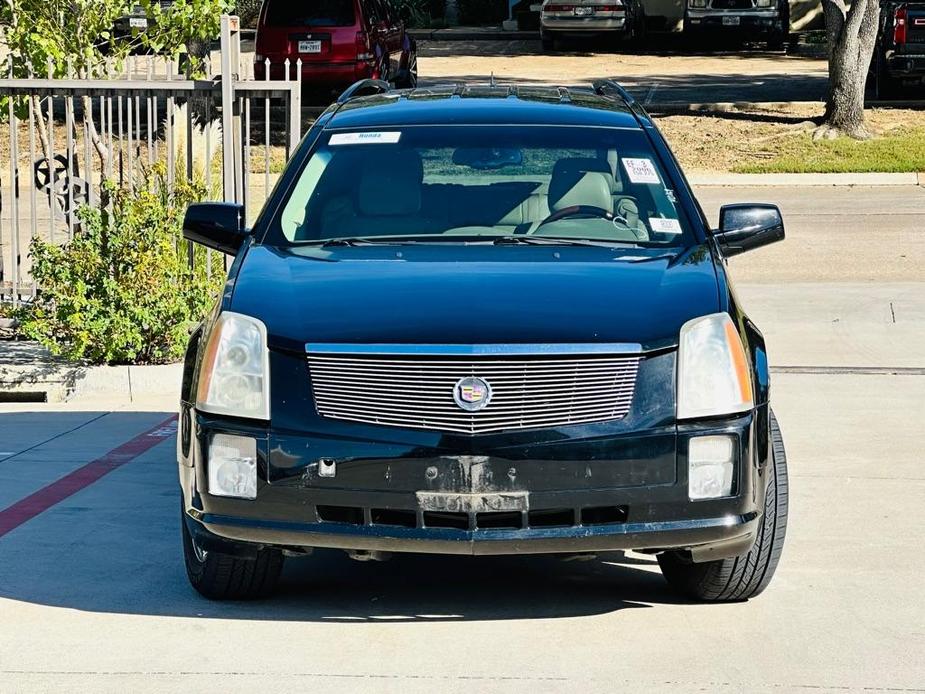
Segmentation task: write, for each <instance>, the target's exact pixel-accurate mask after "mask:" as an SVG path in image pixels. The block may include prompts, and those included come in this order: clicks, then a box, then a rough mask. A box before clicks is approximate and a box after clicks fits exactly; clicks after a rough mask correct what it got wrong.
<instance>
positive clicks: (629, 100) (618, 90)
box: [591, 80, 636, 109]
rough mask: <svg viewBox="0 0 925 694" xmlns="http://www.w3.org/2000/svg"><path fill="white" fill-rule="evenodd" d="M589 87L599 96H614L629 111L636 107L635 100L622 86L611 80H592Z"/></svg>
mask: <svg viewBox="0 0 925 694" xmlns="http://www.w3.org/2000/svg"><path fill="white" fill-rule="evenodd" d="M591 86H592V87H594V93H595V94H598V95H600V96H607V95H608V94H616V95H617V96H618V97H620V99H621V100H622V101H623V103H625V104H626V105H627V106H629V107H630V108H631V109H632V108H633V107H634V106H636V99H634V98H633V95H632V94H630V93H629V92H628V91H626V89H625V88H624V87H623V85H621V84H618V83H617V82H614V81H613V80H594V82H592V83H591Z"/></svg>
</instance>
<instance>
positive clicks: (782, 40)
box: [768, 31, 787, 51]
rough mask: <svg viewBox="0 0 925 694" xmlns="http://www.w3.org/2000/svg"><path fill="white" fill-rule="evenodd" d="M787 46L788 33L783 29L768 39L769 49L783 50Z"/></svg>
mask: <svg viewBox="0 0 925 694" xmlns="http://www.w3.org/2000/svg"><path fill="white" fill-rule="evenodd" d="M786 47H787V34H786V33H784V32H783V31H780V32H777V33H775V34H773V35H772V36H771V38H769V39H768V50H769V51H782V50H784V49H785V48H786Z"/></svg>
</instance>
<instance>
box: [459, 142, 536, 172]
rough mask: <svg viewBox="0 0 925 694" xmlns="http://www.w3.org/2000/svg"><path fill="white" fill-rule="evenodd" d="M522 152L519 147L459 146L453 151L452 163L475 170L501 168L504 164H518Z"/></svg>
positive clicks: (521, 158) (522, 154) (522, 157)
mask: <svg viewBox="0 0 925 694" xmlns="http://www.w3.org/2000/svg"><path fill="white" fill-rule="evenodd" d="M523 161H524V153H523V152H521V151H520V150H519V149H507V148H501V147H460V148H459V149H457V150H456V151H455V152H453V163H454V164H456V165H457V166H468V167H469V168H470V169H476V170H477V171H490V170H492V169H503V168H504V167H505V166H520V165H521V164H523Z"/></svg>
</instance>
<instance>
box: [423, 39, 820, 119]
mask: <svg viewBox="0 0 925 694" xmlns="http://www.w3.org/2000/svg"><path fill="white" fill-rule="evenodd" d="M676 41H677V40H676ZM420 52H421V58H420V63H419V67H420V75H421V82H422V84H428V83H437V82H441V81H443V82H445V81H455V80H476V81H482V82H487V81H488V80H489V79H491V77H492V75H494V77H495V79H496V80H498V81H499V82H515V83H518V84H531V83H540V84H542V83H555V84H560V83H562V82H563V81H564V82H565V83H566V84H569V83H573V82H577V81H579V80H581V81H584V82H588V81H591V80H595V79H615V80H618V81H619V82H620V83H621V84H623V85H624V86H626V87H627V88H628V89H629V90H630V92H632V93H633V95H634V96H635V97H636V98H637V99H639V100H640V101H641V102H643V103H644V104H645V105H646V106H647V107H648V108H654V109H657V108H659V107H664V106H666V105H678V104H691V103H693V104H697V103H730V102H790V101H820V100H822V99H824V98H825V93H826V89H827V86H828V67H827V63H826V61H825V60H824V59H819V58H804V57H798V56H788V55H784V54H783V53H771V52H766V51H758V50H739V51H733V50H718V51H715V52H714V51H705V52H699V53H698V52H691V51H689V50H682V49H681V48H680V47H678V46H676V45H674V44H673V43H672V42H671V40H670V38H667V37H666V38H665V39H663V45H662V46H660V47H658V48H657V49H654V50H651V51H648V52H645V53H613V52H610V51H602V50H601V49H600V47H598V46H595V45H593V44H592V45H590V46H588V47H585V46H582V45H581V43H580V42H573V43H572V44H569V45H566V46H565V47H564V50H562V51H560V52H557V53H553V54H544V53H543V52H542V50H541V48H540V43H539V41H470V42H464V41H424V42H422V44H421V47H420Z"/></svg>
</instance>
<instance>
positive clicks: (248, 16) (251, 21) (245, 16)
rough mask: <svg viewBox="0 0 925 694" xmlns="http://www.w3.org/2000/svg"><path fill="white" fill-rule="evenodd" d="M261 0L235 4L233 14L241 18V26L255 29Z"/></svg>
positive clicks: (261, 3) (240, 1)
mask: <svg viewBox="0 0 925 694" xmlns="http://www.w3.org/2000/svg"><path fill="white" fill-rule="evenodd" d="M261 5H263V0H238V1H237V2H236V3H235V9H234V10H233V12H234V14H236V15H238V17H240V18H241V26H242V27H245V28H247V29H255V28H256V27H257V19H258V17H259V16H260V6H261Z"/></svg>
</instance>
